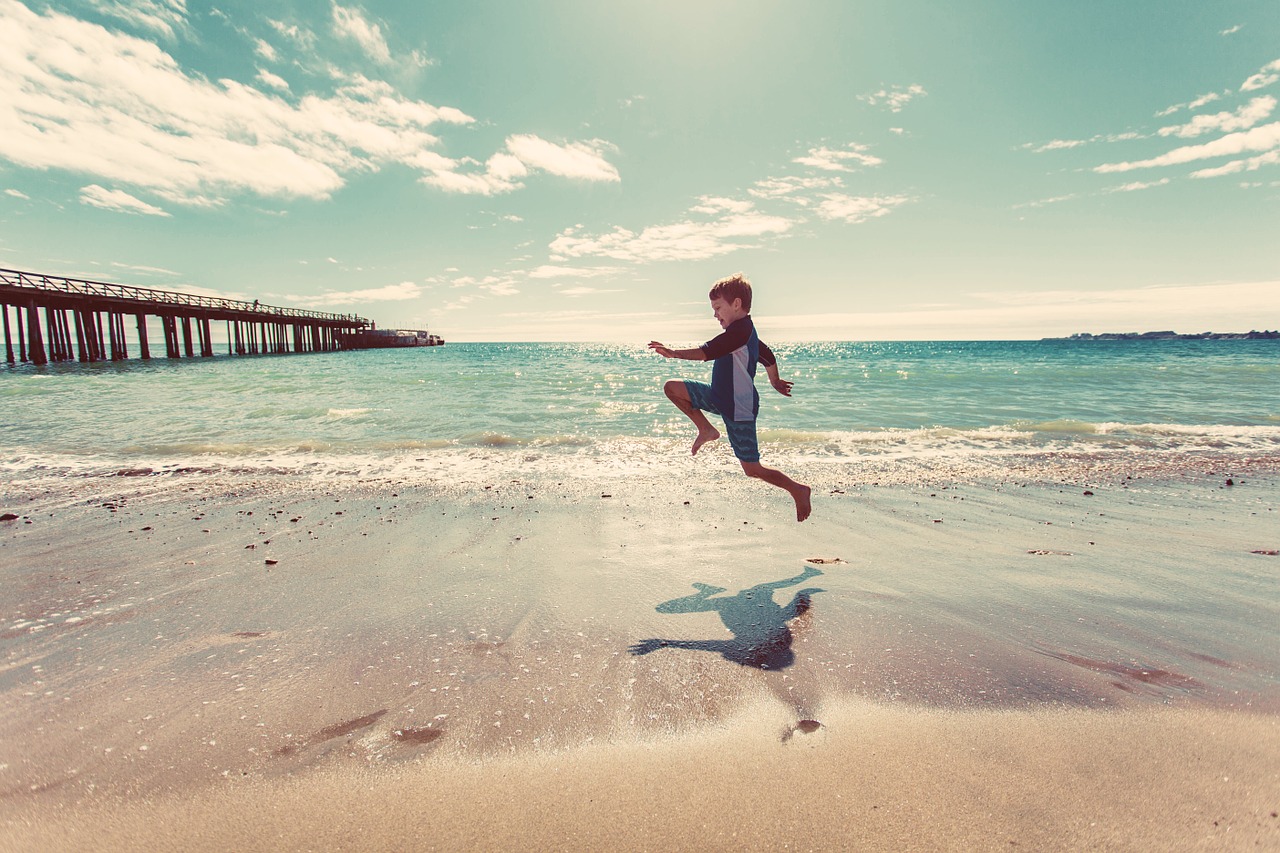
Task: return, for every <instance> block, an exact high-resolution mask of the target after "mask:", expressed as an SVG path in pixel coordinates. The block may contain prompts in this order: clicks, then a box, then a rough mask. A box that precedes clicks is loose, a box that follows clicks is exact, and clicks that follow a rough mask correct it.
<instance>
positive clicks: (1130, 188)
mask: <svg viewBox="0 0 1280 853" xmlns="http://www.w3.org/2000/svg"><path fill="white" fill-rule="evenodd" d="M1167 183H1169V179H1168V178H1161V179H1160V180H1158V181H1145V182H1144V181H1134V182H1133V183H1129V184H1121V185H1120V186H1116V187H1111V188H1110V189H1108V190H1106V192H1109V193H1131V192H1137V191H1138V190H1146V189H1150V188H1151V187H1162V186H1164V185H1165V184H1167Z"/></svg>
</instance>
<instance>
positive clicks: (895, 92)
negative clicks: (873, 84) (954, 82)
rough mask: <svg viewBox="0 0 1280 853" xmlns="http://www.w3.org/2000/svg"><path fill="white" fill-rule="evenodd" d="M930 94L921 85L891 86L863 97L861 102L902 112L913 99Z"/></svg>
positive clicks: (860, 97) (860, 98)
mask: <svg viewBox="0 0 1280 853" xmlns="http://www.w3.org/2000/svg"><path fill="white" fill-rule="evenodd" d="M927 94H929V93H928V92H926V91H925V90H924V86H921V85H920V84H919V83H915V84H912V85H910V86H889V87H888V88H885V89H881V90H880V91H879V92H875V93H873V94H870V95H861V96H859V97H858V100H859V101H865V102H866V103H868V104H870V105H871V106H873V107H878V106H881V105H884V106H887V107H888V108H889V110H890V112H895V113H897V112H902V108H903V107H905V106H906V105H907V104H909V103H910V102H911V101H912V100H913V99H915V98H918V97H922V96H924V95H927Z"/></svg>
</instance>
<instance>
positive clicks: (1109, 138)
mask: <svg viewBox="0 0 1280 853" xmlns="http://www.w3.org/2000/svg"><path fill="white" fill-rule="evenodd" d="M1142 138H1143V136H1142V134H1140V133H1138V132H1137V131H1127V132H1125V133H1099V134H1097V135H1096V136H1092V137H1090V138H1089V139H1052V140H1050V141H1048V142H1043V143H1036V142H1025V143H1023V144H1022V145H1020V146H1018V147H1019V148H1021V149H1023V150H1024V151H1030V152H1031V153H1032V154H1043V153H1045V152H1046V151H1069V150H1070V149H1072V148H1080V147H1082V146H1085V145H1092V144H1094V143H1097V142H1131V141H1133V140H1135V139H1142Z"/></svg>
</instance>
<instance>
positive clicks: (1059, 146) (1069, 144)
mask: <svg viewBox="0 0 1280 853" xmlns="http://www.w3.org/2000/svg"><path fill="white" fill-rule="evenodd" d="M1088 144H1089V142H1088V140H1085V139H1054V140H1052V141H1050V142H1046V143H1045V144H1044V145H1041V146H1039V147H1037V148H1033V149H1032V151H1033V152H1034V153H1036V154H1042V153H1044V152H1045V151H1061V150H1063V149H1066V148H1079V147H1080V146H1081V145H1088ZM1023 147H1027V146H1023Z"/></svg>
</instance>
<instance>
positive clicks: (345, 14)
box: [333, 3, 391, 65]
mask: <svg viewBox="0 0 1280 853" xmlns="http://www.w3.org/2000/svg"><path fill="white" fill-rule="evenodd" d="M333 31H334V34H335V35H337V36H339V37H342V38H347V39H350V40H352V41H354V42H355V43H356V44H358V45H359V46H360V49H361V50H363V51H364V52H365V55H367V56H368V57H369V58H370V59H372V60H373V61H374V62H376V63H378V64H379V65H389V64H390V63H391V48H390V47H389V46H388V45H387V40H386V38H385V37H384V36H383V35H382V27H381V26H380V25H379V24H376V23H373V22H372V21H370V20H369V19H368V18H367V17H365V13H364V10H362V9H360V8H358V7H350V8H348V7H345V6H339V5H338V4H337V3H334V4H333Z"/></svg>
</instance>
